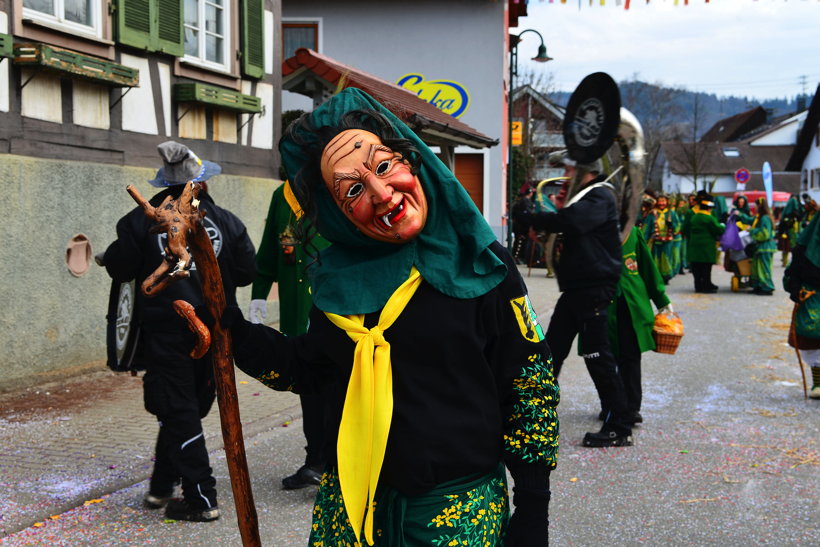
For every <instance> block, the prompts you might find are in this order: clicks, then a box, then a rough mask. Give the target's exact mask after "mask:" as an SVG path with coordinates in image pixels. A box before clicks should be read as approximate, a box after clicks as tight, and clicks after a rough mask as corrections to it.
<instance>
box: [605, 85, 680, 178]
mask: <svg viewBox="0 0 820 547" xmlns="http://www.w3.org/2000/svg"><path fill="white" fill-rule="evenodd" d="M620 89H621V104H623V106H624V108H626V109H627V110H629V111H630V112H632V113H633V114H634V115H635V116H636V117H637V118H638V120H639V121H640V122H641V126H642V128H643V132H644V148H645V149H646V175H645V177H646V180H645V185H646V186H648V187H653V188H660V184H661V183H660V181H661V176H662V173H661V168H662V165H659V161H658V160H659V157H660V155H661V143H662V142H667V141H670V140H677V138H676V137H677V128H676V124H675V120H679V119H680V118H681V117H682V116H683V115H684V112H683V108H682V106H681V105H680V102H679V98H680V94H681V92H682V90H680V89H676V88H670V87H664V86H663V84H662V83H660V82H656V83H654V84H650V83H646V82H641V81H639V80H638V74H637V73H636V74H633V75H632V79H631V80H627V81H624V82H621V84H620Z"/></svg>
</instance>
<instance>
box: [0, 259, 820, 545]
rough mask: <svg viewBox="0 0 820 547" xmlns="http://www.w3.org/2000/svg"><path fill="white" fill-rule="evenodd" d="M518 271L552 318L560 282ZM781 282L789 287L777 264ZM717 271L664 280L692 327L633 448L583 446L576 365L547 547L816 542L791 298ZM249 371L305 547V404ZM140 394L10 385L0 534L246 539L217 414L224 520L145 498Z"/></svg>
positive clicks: (256, 420) (244, 404) (5, 399)
mask: <svg viewBox="0 0 820 547" xmlns="http://www.w3.org/2000/svg"><path fill="white" fill-rule="evenodd" d="M778 258H779V257H778ZM521 271H522V274H523V275H524V276H525V279H526V281H527V285H528V287H529V290H530V294H531V299H532V301H533V305H534V307H535V309H536V311H537V312H538V315H539V319H540V321H541V323H542V324H543V325H544V326H545V327H546V324H547V323H548V322H549V317H550V315H551V311H552V307H553V306H554V304H555V301H556V299H557V297H558V291H557V285H556V283H555V280H553V279H547V278H546V277H544V270H541V269H534V270H532V271H531V272H529V273H530V275H528V270H527V268H526V267H522V268H521ZM774 277H775V281H776V285H777V286H778V288H779V285H780V279H781V277H782V268H781V267H779V266H776V267H775V272H774ZM713 280H714V281H715V282H717V283H718V285H719V286H720V288H721V289H720V291H719V292H718V293H717V294H709V295H701V294H695V293H693V292H692V277H691V276H690V275H682V276H678V277H676V278H674V279H673V280H672V282H671V283H670V285H669V286H668V293H669V296H670V298H671V300H672V302H673V305H674V307H675V309H676V311H677V312H679V314H680V315H681V317H682V319H683V321H684V325H685V335H684V338H683V341H682V343H681V346H680V348H679V350H678V352H677V353H676V354H675V355H666V354H659V353H654V352H653V353H645V354H644V359H643V364H644V366H643V376H644V382H643V385H644V403H643V408H642V414H643V416H644V423H643V424H641V425H640V426H638V427H637V428H636V430H635V445H634V446H632V447H625V448H609V449H593V448H583V447H581V446H580V441H581V439H582V438H583V435H584V433H585V432H586V431H594V430H597V429H598V428H599V426H600V423H599V422H598V421H597V419H596V415H597V413H598V410H599V403H598V399H597V395H596V393H595V390H594V388H593V385H592V381H591V380H590V378H589V375H588V374H587V372H586V369H585V367H584V364H583V361H582V360H581V359H580V358H578V357H577V356H572V357H570V359H568V360H567V363H565V365H564V368H563V370H562V373H561V378H560V384H561V404H560V405H559V407H558V410H559V418H560V423H561V448H560V454H559V463H558V468H557V469H556V470H555V471H554V472H553V474H552V491H553V499H552V503H551V506H550V519H551V527H550V534H551V537H550V540H551V544H552V545H556V546H612V545H658V546H661V545H663V546H668V545H674V546H678V545H680V546H701V545H715V546H718V545H719V546H735V545H736V546H757V545H766V546H786V545H806V546H817V545H820V472H819V471H820V469H818V468H820V445H818V438H819V437H820V435H818V433H820V419H818V410H820V401H817V400H806V399H804V397H803V387H802V380H801V374H800V369H799V368H798V365H797V358H796V356H795V352H794V350H793V349H791V348H790V347H788V345H786V343H785V340H786V334H787V330H788V325H789V318H790V313H791V303H790V302H789V300H788V298H787V297H786V295H785V293H784V292H783V291H782V290H778V291H776V292H775V294H774V296H768V297H767V296H756V295H753V294H751V293H750V292H748V291H745V292H739V293H732V292H731V291H730V290H729V280H730V274H728V273H726V272H724V271H723V270H722V268H718V267H715V269H714V270H713ZM807 373H808V371H807ZM238 380H239V381H240V382H247V383H240V384H239V386H238V387H239V399H240V408H241V409H242V416H243V423H244V424H245V439H246V450H247V454H248V460H249V467H250V476H251V481H252V486H253V492H254V497H255V502H256V507H257V512H258V514H259V526H260V535H261V537H262V543H263V545H266V546H277V547H278V546H282V547H289V546H304V545H306V543H307V537H308V533H309V527H310V516H311V508H312V505H311V504H312V498H313V495H314V493H315V489H314V488H308V489H304V490H297V491H283V490H281V487H280V485H281V479H282V477H284V476H286V475H288V474H290V473H291V472H293V471H294V470H295V469H296V468H297V467H298V466H299V465H300V464H301V461H302V458H303V454H304V452H303V439H302V434H301V420H300V419H299V415H300V412H299V406H298V399H297V398H296V397H295V396H294V395H292V394H287V393H275V392H272V391H270V390H268V389H267V388H265V387H264V386H262V385H261V384H258V383H256V382H254V381H253V380H250V379H248V378H245V377H242V376H241V375H240V376H238ZM66 390H68V391H66ZM46 393H47V394H46ZM141 395H142V394H141V388H140V385H139V378H131V377H128V376H118V375H114V374H112V373H108V372H104V371H103V372H99V373H97V374H94V375H90V376H88V377H87V378H84V379H78V380H72V381H70V382H69V381H66V382H60V383H55V384H50V385H48V386H41V387H38V388H31V389H29V390H26V391H25V392H23V393H17V394H7V395H3V396H0V404H2V406H0V408H2V412H1V413H0V424H2V431H0V443H2V444H0V486H2V487H3V492H4V494H3V496H2V498H3V499H2V501H0V529H1V530H2V532H0V533H2V535H3V536H4V537H2V538H0V545H3V546H24V545H60V546H75V545H76V546H85V545H95V546H96V545H117V546H119V545H163V546H177V545H180V546H206V545H224V546H233V545H240V544H241V540H240V537H239V531H238V527H237V522H236V515H235V511H234V509H233V500H232V497H231V491H230V490H231V489H230V485H229V478H228V472H227V466H226V462H225V456H224V452H223V451H222V450H221V448H220V446H221V443H220V440H219V429H218V427H219V426H218V419H217V416H216V410H215V409H214V411H212V413H211V416H209V417H208V420H207V421H206V424H205V428H206V432H207V433H208V441H207V442H208V446H209V448H210V449H211V450H212V451H213V452H212V463H213V465H214V468H215V474H216V477H217V482H218V488H219V493H220V507H221V509H222V515H223V516H222V518H221V519H220V520H219V521H217V522H213V523H186V522H173V521H167V520H165V519H164V517H163V515H162V514H161V512H156V511H149V510H147V509H144V508H142V505H141V499H142V495H143V493H144V492H145V490H146V488H147V481H146V480H145V479H146V478H147V476H148V473H150V467H151V460H150V458H151V453H152V443H153V436H154V435H155V429H156V425H155V423H154V422H153V421H152V418H151V417H150V416H148V415H147V414H146V413H145V411H144V410H142V407H141V404H142V401H141Z"/></svg>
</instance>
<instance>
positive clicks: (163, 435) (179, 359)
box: [143, 332, 217, 508]
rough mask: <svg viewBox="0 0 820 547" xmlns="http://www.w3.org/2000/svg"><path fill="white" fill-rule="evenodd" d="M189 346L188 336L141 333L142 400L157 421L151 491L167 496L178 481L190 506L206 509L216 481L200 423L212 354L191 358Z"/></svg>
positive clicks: (209, 400)
mask: <svg viewBox="0 0 820 547" xmlns="http://www.w3.org/2000/svg"><path fill="white" fill-rule="evenodd" d="M193 344H194V340H193V337H192V336H188V335H187V333H184V334H180V333H173V332H169V333H154V332H151V333H145V351H146V356H147V359H146V366H147V371H146V373H145V376H144V377H143V397H144V399H145V409H146V410H147V411H148V412H150V413H151V414H153V415H155V416H156V417H157V420H158V422H159V434H158V435H157V445H156V451H155V461H154V471H153V473H152V474H151V481H150V486H149V490H150V491H151V493H152V494H154V495H167V494H169V493H170V492H171V491H173V488H174V485H175V484H177V483H181V484H182V494H183V496H184V497H185V500H186V501H187V502H188V503H189V504H190V505H191V506H192V507H195V508H209V507H215V506H216V505H217V500H216V479H215V478H214V476H213V472H212V470H211V466H210V463H209V460H208V450H207V449H206V447H205V436H204V432H203V430H202V422H201V419H202V418H204V417H205V416H207V415H208V412H209V411H210V409H211V406H212V405H213V402H214V398H215V386H214V377H213V367H212V365H211V357H210V353H209V354H208V355H206V356H205V357H204V358H202V359H196V360H195V359H191V357H190V356H189V355H188V353H187V352H188V351H190V349H191V348H192V347H193Z"/></svg>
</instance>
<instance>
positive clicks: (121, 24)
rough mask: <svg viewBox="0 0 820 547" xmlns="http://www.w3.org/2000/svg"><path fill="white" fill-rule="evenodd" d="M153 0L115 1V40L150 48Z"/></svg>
mask: <svg viewBox="0 0 820 547" xmlns="http://www.w3.org/2000/svg"><path fill="white" fill-rule="evenodd" d="M153 1H155V0H118V1H117V41H118V42H119V43H121V44H125V45H129V46H134V47H138V48H142V49H151V3H152V2H153Z"/></svg>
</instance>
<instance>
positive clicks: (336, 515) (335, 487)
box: [308, 468, 382, 547]
mask: <svg viewBox="0 0 820 547" xmlns="http://www.w3.org/2000/svg"><path fill="white" fill-rule="evenodd" d="M381 533H382V532H381V530H379V529H376V530H375V536H376V537H378V536H380V535H381ZM308 545H309V546H310V547H356V546H357V545H359V544H358V543H357V542H356V534H354V533H353V528H352V527H351V526H350V520H349V519H348V518H347V512H346V511H345V504H344V500H343V499H342V487H341V485H340V484H339V474H338V472H337V471H336V469H335V468H333V469H332V470H330V471H328V472H326V473H325V474H324V476H323V477H322V482H321V484H320V485H319V491H318V492H317V493H316V502H315V505H314V506H313V525H312V527H311V531H310V539H309V540H308Z"/></svg>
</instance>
